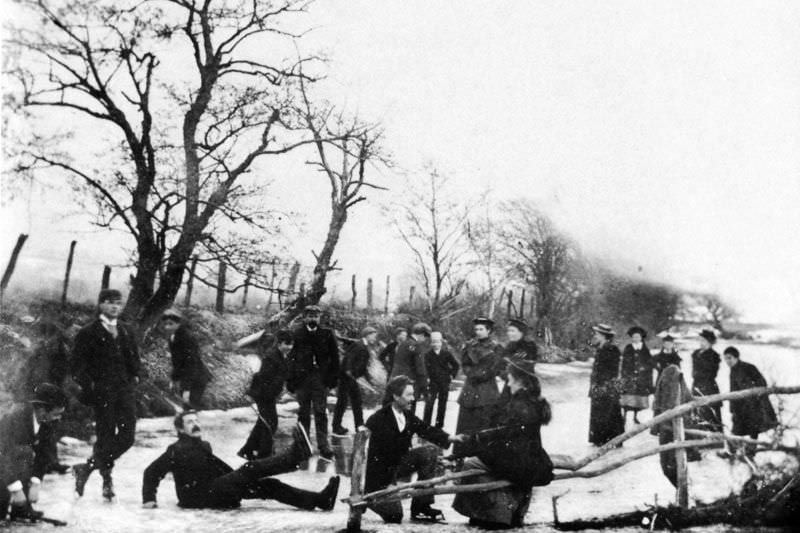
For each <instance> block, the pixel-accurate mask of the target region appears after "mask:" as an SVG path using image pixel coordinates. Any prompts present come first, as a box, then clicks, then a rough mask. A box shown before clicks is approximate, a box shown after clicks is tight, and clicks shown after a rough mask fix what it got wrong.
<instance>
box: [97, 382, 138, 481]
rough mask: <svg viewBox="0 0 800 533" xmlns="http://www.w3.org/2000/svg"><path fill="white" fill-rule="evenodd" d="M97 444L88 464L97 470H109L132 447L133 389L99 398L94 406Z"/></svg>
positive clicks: (133, 432)
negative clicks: (90, 463)
mask: <svg viewBox="0 0 800 533" xmlns="http://www.w3.org/2000/svg"><path fill="white" fill-rule="evenodd" d="M94 420H95V430H96V431H97V441H96V442H95V444H94V454H93V456H92V461H93V463H94V466H95V467H97V468H99V469H100V470H111V469H112V468H113V467H114V461H116V460H117V459H118V458H119V457H120V456H121V455H122V454H123V453H125V452H126V451H128V448H130V447H131V446H133V440H134V434H135V432H136V396H135V392H134V390H133V388H132V387H131V388H125V389H123V390H121V391H118V392H117V393H116V394H114V395H113V396H112V395H107V396H106V397H105V398H101V399H99V400H98V401H97V404H96V405H95V406H94Z"/></svg>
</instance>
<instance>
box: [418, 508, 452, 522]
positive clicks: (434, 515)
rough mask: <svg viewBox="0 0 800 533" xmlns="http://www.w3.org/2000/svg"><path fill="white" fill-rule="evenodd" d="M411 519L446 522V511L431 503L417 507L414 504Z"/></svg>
mask: <svg viewBox="0 0 800 533" xmlns="http://www.w3.org/2000/svg"><path fill="white" fill-rule="evenodd" d="M411 520H413V521H414V522H444V513H443V512H442V511H440V510H439V509H436V508H434V507H431V506H430V505H426V506H423V507H416V508H415V507H414V506H413V505H412V508H411Z"/></svg>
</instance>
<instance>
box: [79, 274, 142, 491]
mask: <svg viewBox="0 0 800 533" xmlns="http://www.w3.org/2000/svg"><path fill="white" fill-rule="evenodd" d="M97 303H98V307H99V309H100V313H99V316H98V318H97V319H96V320H94V321H92V322H91V323H89V324H88V325H87V326H85V327H84V328H83V329H81V330H80V331H79V332H78V334H77V336H76V337H75V346H74V348H73V350H72V359H73V369H72V374H73V376H74V378H75V382H76V383H77V384H78V385H80V387H81V394H80V397H79V398H80V400H81V401H82V402H83V403H84V404H86V405H90V406H92V408H93V409H94V419H95V430H96V431H97V440H96V441H95V444H94V452H93V453H92V456H91V457H90V458H89V460H88V461H87V462H86V463H82V464H79V465H75V467H74V468H73V471H74V473H75V492H76V493H77V494H78V496H83V489H84V486H85V485H86V481H87V480H88V479H89V475H90V474H91V473H92V471H93V470H95V469H98V470H100V474H101V476H102V477H103V498H105V499H106V500H108V501H111V500H112V499H113V498H114V484H113V480H112V478H111V471H112V469H113V468H114V461H116V460H117V459H118V458H119V457H120V456H121V455H122V454H123V453H125V452H126V451H127V450H128V448H130V447H131V446H133V440H134V433H135V432H136V385H137V384H138V383H139V367H140V363H139V347H138V346H137V345H136V338H135V336H134V332H133V329H132V328H130V327H129V326H127V325H126V324H123V323H122V322H121V321H119V320H118V318H119V316H120V313H121V312H122V294H121V293H120V292H119V291H118V290H115V289H103V290H101V291H100V295H99V297H98V299H97Z"/></svg>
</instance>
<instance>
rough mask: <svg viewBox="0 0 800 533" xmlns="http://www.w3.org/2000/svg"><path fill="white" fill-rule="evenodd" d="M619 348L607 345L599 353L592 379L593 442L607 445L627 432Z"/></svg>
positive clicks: (590, 415) (607, 343) (591, 419)
mask: <svg viewBox="0 0 800 533" xmlns="http://www.w3.org/2000/svg"><path fill="white" fill-rule="evenodd" d="M621 357H622V354H620V351H619V348H617V347H616V346H615V345H614V344H613V343H611V342H606V343H605V344H603V345H602V346H600V347H599V348H598V349H597V352H596V353H595V357H594V364H593V365H592V374H591V377H590V378H589V383H590V384H589V397H590V398H591V404H590V410H589V442H591V443H593V444H597V445H598V446H599V445H603V444H605V443H606V442H608V441H610V440H611V439H613V438H614V437H616V436H617V435H619V434H621V433H622V432H623V431H624V430H625V420H624V419H623V418H622V409H621V408H620V406H619V389H620V386H619V364H620V358H621Z"/></svg>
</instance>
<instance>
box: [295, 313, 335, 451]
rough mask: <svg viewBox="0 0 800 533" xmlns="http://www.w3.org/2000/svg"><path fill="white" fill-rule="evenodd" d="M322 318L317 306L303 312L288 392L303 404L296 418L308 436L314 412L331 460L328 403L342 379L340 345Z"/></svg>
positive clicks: (321, 448)
mask: <svg viewBox="0 0 800 533" xmlns="http://www.w3.org/2000/svg"><path fill="white" fill-rule="evenodd" d="M321 316H322V310H321V309H320V308H319V307H318V306H316V305H309V306H307V307H306V308H305V309H304V310H303V324H302V325H301V326H300V327H299V328H297V329H295V330H294V347H293V348H292V351H291V354H290V358H289V379H288V380H287V382H286V388H287V389H288V390H289V392H292V393H294V395H295V397H296V398H297V402H298V403H299V404H300V410H299V412H298V414H297V418H298V420H299V421H300V423H301V424H303V427H304V428H305V430H306V432H309V431H310V428H311V412H312V408H313V413H314V427H315V428H316V432H317V448H318V449H319V454H320V455H321V456H322V457H323V458H324V459H331V458H332V457H333V450H331V446H330V443H329V442H328V410H327V408H328V406H327V402H328V389H332V388H334V387H336V383H337V380H338V377H339V344H338V343H337V342H336V336H335V335H334V334H333V331H332V330H330V329H329V328H323V327H322V326H321V325H320V322H319V321H320V317H321Z"/></svg>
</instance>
